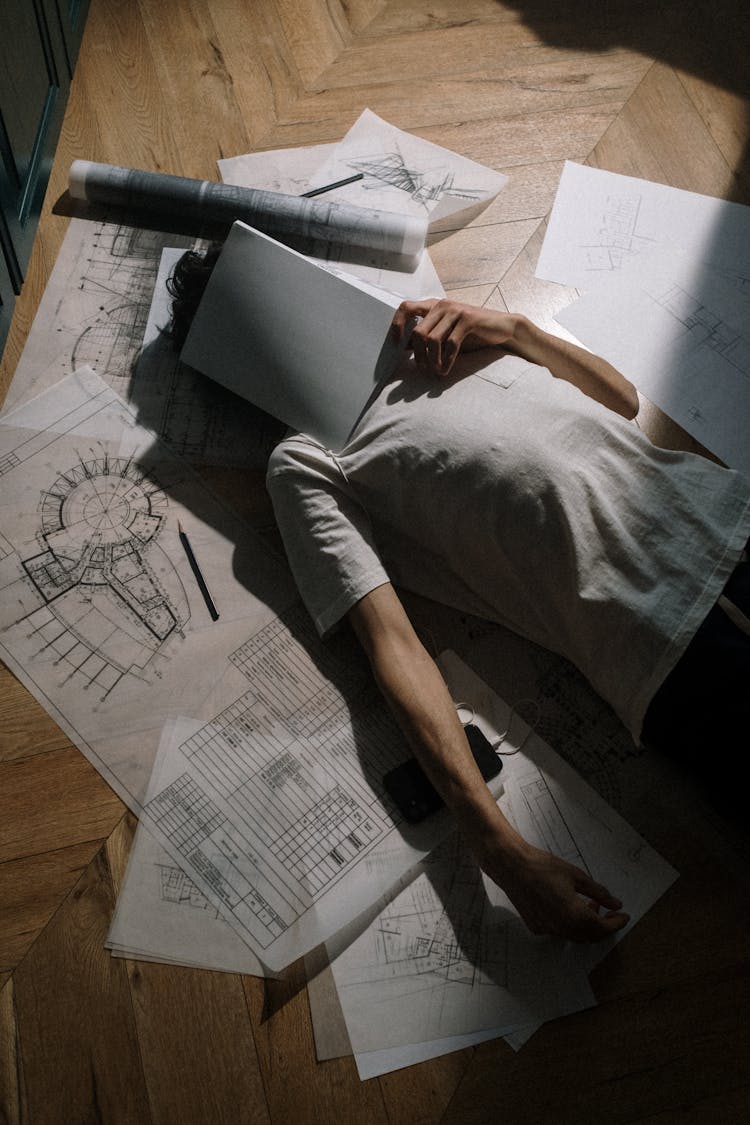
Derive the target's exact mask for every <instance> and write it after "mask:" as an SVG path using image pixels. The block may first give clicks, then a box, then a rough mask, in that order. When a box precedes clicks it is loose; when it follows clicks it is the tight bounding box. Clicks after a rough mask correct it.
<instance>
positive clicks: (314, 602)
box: [266, 435, 389, 635]
mask: <svg viewBox="0 0 750 1125" xmlns="http://www.w3.org/2000/svg"><path fill="white" fill-rule="evenodd" d="M266 484H267V487H268V491H269V494H270V497H271V502H272V504H273V509H274V514H275V516H276V520H277V522H278V526H279V530H280V532H281V536H282V539H283V541H284V547H285V549H286V553H287V557H288V559H289V565H290V566H291V568H292V573H293V575H294V579H295V581H296V583H297V588H298V589H299V592H300V595H301V597H302V600H303V601H304V603H305V605H306V606H307V608H308V610H309V612H310V615H311V616H312V618H313V621H314V622H315V626H316V628H317V630H318V632H319V633H320V634H321V635H323V634H325V633H327V632H328V631H329V630H330V629H332V628H333V626H334V625H336V623H337V622H339V621H340V620H341V618H342V617H344V615H345V614H346V613H347V612H348V611H349V610H350V609H351V608H352V606H354V605H355V604H356V603H357V602H358V601H359V600H360V599H361V598H363V597H364V596H365V594H368V593H369V592H370V591H371V590H374V589H375V588H376V587H377V586H382V585H383V584H384V583H386V582H388V581H389V576H388V573H387V572H386V570H385V568H384V566H383V564H382V562H381V560H380V556H379V554H378V550H377V547H376V546H375V542H374V538H373V533H372V527H371V523H370V519H369V517H368V515H367V513H366V512H365V510H364V509H363V508H362V506H361V504H359V502H358V501H357V499H356V497H355V496H354V492H353V489H352V488H351V486H350V485H349V482H348V481H347V479H346V476H345V475H344V472H343V470H342V469H341V466H340V463H339V461H338V459H337V458H336V456H335V455H334V454H332V453H331V452H330V451H328V450H326V449H324V448H323V447H322V446H320V445H318V444H317V443H316V442H314V441H313V440H312V439H311V438H307V437H305V436H303V435H295V436H293V437H288V438H286V439H285V440H284V441H282V442H281V443H280V444H279V445H278V446H277V447H276V449H275V450H274V451H273V453H272V455H271V459H270V461H269V465H268V474H267V478H266Z"/></svg>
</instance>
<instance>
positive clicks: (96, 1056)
mask: <svg viewBox="0 0 750 1125" xmlns="http://www.w3.org/2000/svg"><path fill="white" fill-rule="evenodd" d="M113 905H114V900H113V896H112V888H111V884H110V881H109V873H108V871H107V866H106V862H105V861H104V856H103V853H102V852H101V851H100V852H99V853H98V854H97V856H96V858H95V859H94V861H93V862H92V863H91V864H90V865H89V866H88V868H87V869H86V871H85V872H84V874H83V875H82V876H81V878H80V879H79V881H78V883H77V884H76V886H75V888H74V890H73V891H72V892H71V894H70V895H69V896H68V898H67V899H66V901H65V903H64V904H63V906H62V907H61V909H60V910H59V911H58V912H57V913H56V914H55V916H54V919H53V920H52V922H51V923H50V925H49V926H48V927H47V928H46V930H45V931H44V933H43V934H42V935H41V936H40V938H39V939H38V941H37V942H36V943H35V944H34V947H33V949H32V950H31V951H30V953H29V955H28V956H27V957H26V958H25V959H24V960H23V961H22V963H21V964H20V965H19V966H18V968H17V969H16V972H15V974H14V977H13V992H14V1002H13V1005H12V1010H11V1011H10V1012H9V1011H8V1010H7V1008H8V1007H9V1006H8V1005H6V1006H5V1008H4V1009H3V1013H2V1014H3V1018H4V1021H5V1022H4V1028H3V1034H4V1036H8V1037H13V1038H14V1039H15V1040H16V1042H17V1043H18V1087H17V1099H18V1100H17V1106H15V1107H13V1106H12V1107H11V1108H12V1112H16V1113H17V1115H18V1116H19V1117H20V1119H21V1120H23V1121H33V1122H34V1123H35V1125H47V1123H49V1125H60V1122H61V1121H106V1122H108V1123H111V1125H116V1123H119V1122H122V1125H132V1123H133V1122H138V1125H149V1123H150V1122H151V1121H152V1120H153V1118H152V1114H151V1112H150V1109H149V1104H148V1097H147V1092H146V1086H145V1082H144V1079H143V1072H142V1067H141V1055H140V1049H139V1045H138V1040H137V1037H136V1032H135V1023H134V1019H133V1010H132V1005H131V999H130V992H129V989H128V983H127V977H126V973H125V967H124V965H123V964H122V963H121V962H119V961H118V960H116V959H115V958H112V957H110V956H109V954H108V953H106V952H105V950H104V948H103V942H104V938H105V936H106V933H107V929H108V926H109V920H110V917H111V914H112V909H113ZM6 989H7V986H6Z"/></svg>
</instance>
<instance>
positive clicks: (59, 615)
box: [19, 452, 189, 699]
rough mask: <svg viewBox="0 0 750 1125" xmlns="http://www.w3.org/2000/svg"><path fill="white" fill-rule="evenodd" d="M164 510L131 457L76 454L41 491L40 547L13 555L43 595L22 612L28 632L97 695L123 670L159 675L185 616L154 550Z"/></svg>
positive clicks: (112, 686) (155, 488)
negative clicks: (35, 606)
mask: <svg viewBox="0 0 750 1125" xmlns="http://www.w3.org/2000/svg"><path fill="white" fill-rule="evenodd" d="M166 513H167V498H166V496H165V495H164V492H163V491H162V489H161V488H160V487H159V485H158V483H157V482H156V481H155V480H153V479H152V480H148V479H147V478H146V477H145V475H144V473H143V472H142V470H140V469H139V468H138V467H137V465H136V463H135V461H134V460H133V459H132V458H117V457H110V456H109V454H108V453H107V452H103V453H102V455H101V456H99V457H90V458H88V459H85V460H84V459H83V458H81V459H80V460H79V462H78V464H74V465H72V466H71V467H69V468H68V469H66V470H65V471H64V472H62V473H59V474H58V476H57V477H56V479H55V480H54V481H53V482H52V483H51V484H50V485H49V487H48V488H46V489H45V490H44V492H43V493H42V495H41V497H40V504H39V521H40V526H39V531H38V533H37V546H38V547H39V550H38V551H37V552H35V553H34V554H30V555H24V554H21V555H19V561H20V564H21V566H22V567H23V570H24V572H25V574H26V576H27V577H28V581H29V583H30V584H31V586H32V587H33V589H34V591H35V592H36V594H37V595H38V598H39V602H40V608H39V609H37V610H31V611H30V612H28V613H27V614H26V616H25V624H26V628H27V629H28V630H29V634H30V635H35V636H36V637H37V639H38V643H39V645H40V647H44V648H45V649H46V650H47V651H48V654H51V653H54V654H55V660H56V663H57V664H58V665H59V666H64V667H65V668H66V669H67V675H68V677H69V678H70V679H71V680H72V681H75V682H77V683H78V684H80V686H81V687H82V689H83V690H84V691H90V692H91V693H92V695H96V696H98V697H99V698H100V699H104V698H105V697H106V696H107V695H108V694H109V693H110V692H111V691H114V690H116V688H117V685H118V683H119V682H120V680H121V679H122V678H123V677H124V676H135V677H137V678H139V679H143V680H148V678H149V676H150V675H153V674H155V668H154V664H155V660H156V658H157V657H158V655H159V653H160V650H161V649H162V647H163V646H164V645H165V643H166V642H167V641H168V640H169V638H170V637H171V636H172V634H174V633H179V632H180V631H181V630H183V629H184V628H185V626H186V624H187V622H188V618H189V610H188V601H187V598H186V596H185V593H184V590H183V588H182V586H181V584H180V582H179V580H178V578H177V574H176V573H175V572H174V570H173V568H171V566H170V564H169V562H168V559H167V557H166V556H165V555H164V553H163V552H162V551H161V549H160V548H159V547H158V538H159V533H160V531H161V530H162V528H163V526H164V522H165V519H166ZM155 552H156V554H157V558H156V560H155V561H153V560H154V553H155Z"/></svg>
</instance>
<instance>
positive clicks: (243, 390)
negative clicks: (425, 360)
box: [181, 222, 403, 451]
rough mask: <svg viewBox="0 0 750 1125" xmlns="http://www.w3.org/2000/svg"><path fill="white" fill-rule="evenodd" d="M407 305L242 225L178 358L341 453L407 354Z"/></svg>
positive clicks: (232, 238) (230, 240)
mask: <svg viewBox="0 0 750 1125" xmlns="http://www.w3.org/2000/svg"><path fill="white" fill-rule="evenodd" d="M401 300H402V298H401V297H399V296H397V295H396V294H395V293H390V292H388V291H387V290H385V289H380V288H377V287H375V286H373V285H370V284H368V283H367V282H365V281H362V280H361V279H360V278H358V277H354V276H352V275H351V274H345V273H343V272H341V271H338V270H337V272H336V273H332V272H331V271H330V270H329V269H326V268H324V267H323V266H320V265H318V264H317V263H315V262H312V261H310V260H309V259H308V258H305V257H304V255H302V254H298V253H297V252H296V251H295V250H291V249H290V248H289V247H287V246H283V245H282V244H281V243H279V242H276V241H275V240H274V239H272V238H269V237H268V236H267V235H265V234H261V233H260V231H257V230H254V229H253V228H252V227H249V226H247V225H246V224H245V223H242V222H236V223H234V225H233V226H232V229H231V231H230V233H229V236H228V238H227V240H226V242H225V244H224V247H223V249H222V251H221V254H220V255H219V259H218V261H217V263H216V266H215V268H214V270H213V273H212V274H211V278H210V280H209V282H208V285H207V287H206V291H205V293H204V296H203V298H202V300H201V302H200V305H199V307H198V311H197V313H196V315H195V318H194V320H193V323H192V325H191V328H190V331H189V333H188V336H187V339H186V341H185V345H184V347H183V350H182V356H181V358H182V360H183V362H185V363H187V364H189V365H190V366H191V367H194V368H196V369H197V370H198V371H201V372H203V373H204V374H205V375H208V376H209V377H210V378H212V379H215V380H216V382H217V383H221V384H222V386H224V387H228V388H229V390H232V391H235V392H236V393H237V394H238V395H241V396H242V397H243V398H246V399H248V400H249V401H250V402H252V403H253V404H254V405H255V406H258V407H260V408H261V409H262V410H265V411H266V412H267V413H269V414H271V415H273V416H274V417H275V418H278V419H279V420H280V421H282V422H285V423H286V424H287V425H288V426H292V427H293V428H294V429H296V430H300V431H302V432H303V433H306V434H309V435H310V437H312V438H314V439H315V440H317V441H319V442H320V443H321V444H322V445H324V446H325V447H326V448H328V449H331V450H334V451H337V450H340V449H341V448H342V447H343V446H344V445H345V444H346V441H347V438H348V437H349V435H350V433H351V431H352V429H353V428H354V426H355V424H356V422H357V420H358V419H359V417H360V416H361V414H362V412H363V410H364V409H365V407H366V406H367V404H368V402H369V401H370V399H371V398H372V396H373V394H374V392H375V391H376V390H377V388H378V387H379V386H380V385H381V384H382V383H383V382H384V381H385V380H386V379H388V378H389V377H390V376H391V375H392V373H393V371H394V369H395V367H396V365H397V364H398V362H399V360H400V359H401V357H402V355H403V349H402V347H401V346H400V345H399V344H397V343H395V342H394V341H393V339H392V338H391V335H390V326H391V323H392V321H393V315H394V312H395V310H396V309H397V308H398V306H399V305H400V303H401Z"/></svg>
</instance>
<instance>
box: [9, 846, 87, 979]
mask: <svg viewBox="0 0 750 1125" xmlns="http://www.w3.org/2000/svg"><path fill="white" fill-rule="evenodd" d="M99 846H100V845H99V841H98V840H95V841H85V842H84V843H80V844H73V845H71V846H70V847H67V848H59V849H57V851H44V852H42V853H40V854H37V855H31V856H23V857H22V858H21V859H16V860H6V861H5V863H0V902H1V903H2V904H3V908H2V912H0V971H10V970H12V969H14V968H15V966H16V965H17V964H18V962H19V961H20V960H21V958H22V957H24V956H25V955H26V954H27V953H28V951H29V949H30V947H31V946H32V945H33V943H34V942H35V941H36V939H37V937H38V936H39V934H40V933H41V932H42V930H43V929H44V927H45V926H46V925H47V924H48V923H49V921H50V919H51V918H52V916H53V915H54V913H55V911H56V910H57V909H58V907H59V906H60V904H61V903H62V902H63V901H64V900H65V898H66V897H67V895H68V894H69V893H70V890H71V888H72V887H73V885H74V884H75V883H76V882H77V881H78V879H79V878H80V877H81V874H82V873H83V871H84V870H85V869H86V867H88V865H89V863H90V862H91V860H92V859H93V857H94V856H95V855H96V853H97V851H98V850H99Z"/></svg>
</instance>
